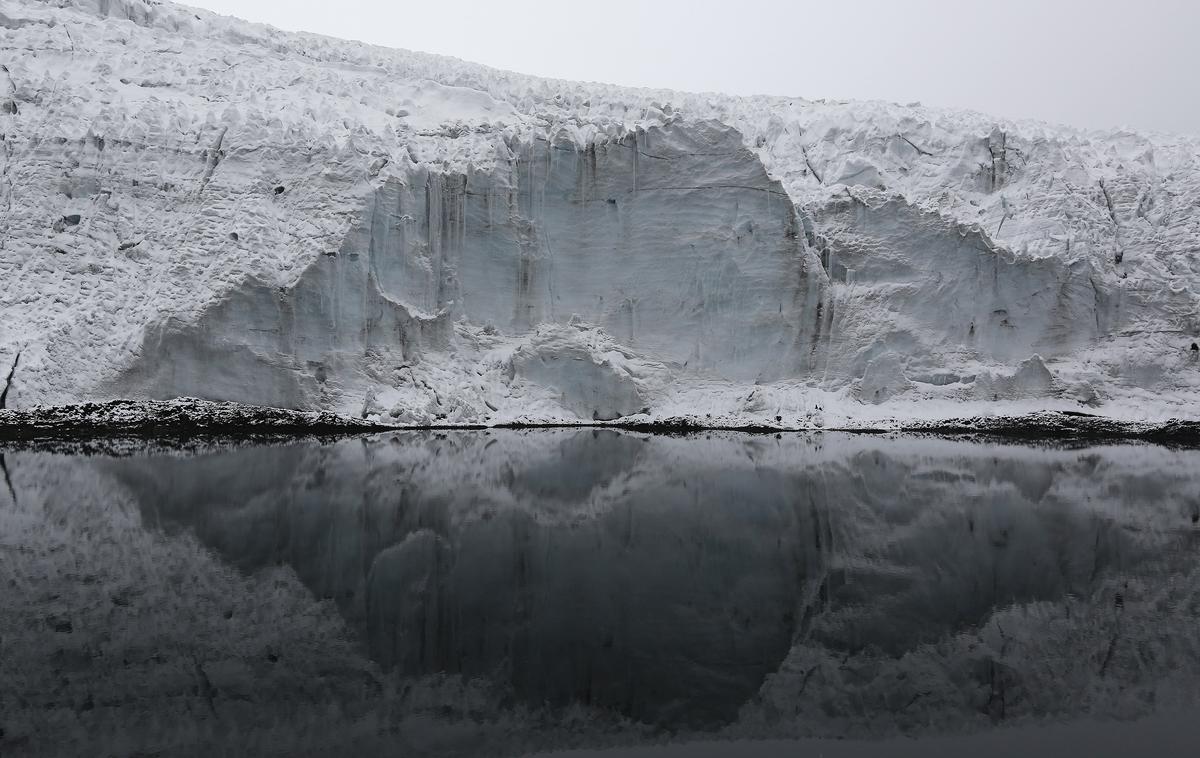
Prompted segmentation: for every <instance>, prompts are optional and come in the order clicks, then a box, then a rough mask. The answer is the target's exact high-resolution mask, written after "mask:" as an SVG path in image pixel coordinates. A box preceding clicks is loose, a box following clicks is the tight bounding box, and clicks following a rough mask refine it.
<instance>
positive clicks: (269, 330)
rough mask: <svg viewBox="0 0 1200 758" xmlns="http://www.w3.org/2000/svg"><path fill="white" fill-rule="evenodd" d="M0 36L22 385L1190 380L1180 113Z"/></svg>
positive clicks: (490, 404) (28, 399)
mask: <svg viewBox="0 0 1200 758" xmlns="http://www.w3.org/2000/svg"><path fill="white" fill-rule="evenodd" d="M0 50H2V51H3V56H2V60H3V65H2V67H0V143H2V145H3V150H2V151H0V205H2V207H3V208H4V212H3V214H0V225H2V231H0V380H5V386H4V387H0V392H4V393H5V395H4V397H5V402H6V404H7V405H8V407H10V408H24V407H29V406H32V405H35V404H40V403H66V402H75V401H80V400H91V399H105V398H112V397H135V398H138V397H153V398H163V397H174V396H178V395H195V396H201V397H207V398H212V399H228V400H237V401H242V402H249V403H257V404H264V405H272V406H283V407H294V408H304V409H330V410H336V411H340V412H344V413H352V414H354V415H365V416H367V417H372V418H379V419H382V420H387V421H394V422H403V423H418V424H420V423H494V422H506V421H522V420H524V421H550V420H574V419H588V420H590V419H602V420H603V419H613V418H618V417H630V416H634V417H636V418H639V419H663V418H673V417H680V416H685V417H689V418H691V419H693V420H699V421H701V422H704V423H712V424H714V425H719V424H736V423H747V422H755V423H763V422H765V423H772V424H774V423H778V424H781V425H798V426H806V425H817V426H820V425H839V424H848V425H853V424H860V423H880V422H885V421H889V420H895V419H905V418H910V417H913V416H916V415H920V416H927V417H948V416H961V415H965V414H968V413H978V412H980V411H981V410H983V409H987V410H988V411H989V412H991V411H995V412H998V413H1005V414H1019V413H1023V412H1026V411H1029V410H1033V409H1039V408H1061V409H1080V408H1083V409H1085V410H1086V409H1098V410H1097V411H1096V412H1099V413H1104V414H1107V415H1111V416H1115V417H1120V418H1162V417H1167V416H1178V417H1196V416H1197V411H1195V410H1194V409H1195V408H1196V407H1200V406H1196V405H1195V403H1194V401H1195V400H1196V399H1197V398H1198V396H1200V348H1198V347H1197V342H1198V341H1200V310H1198V306H1200V165H1198V164H1200V139H1198V138H1192V137H1177V136H1169V135H1143V134H1135V133H1131V132H1113V133H1092V132H1082V131H1076V130H1071V129H1067V128H1063V127H1051V126H1047V125H1043V124H1037V123H1026V122H1022V123H1013V122H1008V121H1004V120H998V119H995V118H991V117H987V116H983V115H980V114H974V113H960V112H949V111H941V110H935V109H930V108H925V107H922V106H919V105H911V106H897V105H890V104H884V103H842V102H812V101H806V100H802V99H798V98H792V99H786V98H767V97H756V98H738V97H725V96H718V95H699V94H687V93H678V92H669V91H651V90H633V89H625V88H618V87H608V86H604V85H597V84H577V83H571V82H563V81H554V80H547V79H538V78H534V77H528V76H521V75H517V74H511V73H506V72H500V71H495V70H492V69H489V68H486V67H483V66H478V65H474V64H469V63H464V62H461V61H458V60H454V59H448V58H442V57H438V56H432V55H424V54H420V53H411V52H405V51H398V50H389V49H384V48H378V47H371V46H366V45H362V44H358V43H351V42H343V41H339V40H333V39H329V38H325V37H319V36H315V35H307V34H290V33H284V32H280V31H277V30H274V29H271V28H268V27H264V26H259V25H254V24H249V23H246V22H242V21H238V20H234V19H230V18H225V17H221V16H217V15H214V14H212V13H209V12H206V11H202V10H193V9H190V8H186V7H184V6H180V5H175V4H172V3H159V2H146V1H144V0H58V1H56V2H48V3H41V2H33V1H32V0H0ZM800 85H802V81H801V82H800V83H799V84H798V86H800ZM10 375H11V378H9V379H5V377H9V376H10Z"/></svg>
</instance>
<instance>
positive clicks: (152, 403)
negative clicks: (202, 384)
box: [0, 398, 1200, 454]
mask: <svg viewBox="0 0 1200 758" xmlns="http://www.w3.org/2000/svg"><path fill="white" fill-rule="evenodd" d="M561 427H571V428H575V427H588V428H593V427H594V428H613V429H624V430H627V431H634V432H643V433H647V434H681V435H690V434H696V433H701V432H714V431H723V432H741V433H747V434H780V433H820V432H849V433H854V434H920V435H931V436H939V437H972V436H974V437H981V438H989V439H1007V440H1011V441H1014V442H1037V441H1043V442H1063V443H1069V442H1073V441H1078V442H1089V443H1096V442H1131V441H1140V442H1150V443H1156V444H1163V445H1171V446H1184V447H1192V446H1198V445H1200V421H1190V420H1180V419H1170V420H1167V421H1158V422H1145V421H1123V420H1117V419H1113V418H1108V417H1105V416H1098V415H1091V414H1085V413H1077V412H1061V411H1043V412H1037V413H1029V414H1024V415H1019V416H971V417H966V416H965V417H962V418H952V419H944V420H921V421H913V420H910V421H904V420H897V421H893V422H889V423H886V424H877V425H852V426H843V425H839V426H829V427H817V426H794V425H789V424H786V423H784V422H780V423H776V424H764V423H745V424H737V423H734V424H730V423H726V422H723V421H722V422H717V423H711V422H708V423H701V422H700V421H699V420H697V419H695V418H691V417H671V418H663V419H651V420H639V421H634V420H625V421H623V420H620V419H618V420H615V421H602V422H595V421H587V422H585V421H580V422H578V423H570V422H554V423H511V424H498V425H495V426H494V427H489V426H480V425H464V424H443V425H425V426H412V425H396V424H381V423H378V422H375V421H370V420H364V419H358V418H353V417H349V416H343V415H339V414H336V413H330V412H325V411H319V412H318V411H293V410H287V409H282V408H269V407H263V406H253V405H244V404H241V403H231V402H213V401H207V400H200V399H197V398H178V399H175V400H112V401H107V402H89V403H81V404H77V405H63V406H41V407H35V408H30V409H27V410H0V442H6V443H9V444H8V446H9V447H12V445H13V444H14V443H16V444H17V446H19V447H23V448H26V447H31V448H37V449H43V450H48V449H54V450H60V451H61V452H72V453H85V454H86V453H88V452H101V451H103V452H105V453H108V454H111V453H113V452H115V451H119V450H121V449H125V448H127V449H128V452H134V451H137V450H140V449H143V448H144V447H145V445H146V444H147V441H148V440H154V441H155V442H157V443H159V444H161V445H164V446H165V447H166V448H169V449H172V450H181V451H187V450H193V449H194V450H200V449H205V448H211V447H214V446H216V447H228V446H231V445H238V444H247V443H255V442H286V441H289V440H295V439H298V438H312V437H327V436H343V435H353V434H371V433H377V432H387V431H404V430H410V431H413V430H431V431H437V430H447V429H455V430H464V429H486V428H510V429H512V428H516V429H540V428H561ZM48 446H49V447H48Z"/></svg>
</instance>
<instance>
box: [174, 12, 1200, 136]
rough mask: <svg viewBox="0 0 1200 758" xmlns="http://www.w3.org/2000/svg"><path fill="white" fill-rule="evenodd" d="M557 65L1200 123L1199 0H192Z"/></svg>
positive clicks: (388, 41)
mask: <svg viewBox="0 0 1200 758" xmlns="http://www.w3.org/2000/svg"><path fill="white" fill-rule="evenodd" d="M189 4H192V5H199V6H202V7H205V8H209V9H211V10H214V11H217V12H219V13H226V14H230V15H237V16H240V17H242V18H248V19H250V20H253V21H262V22H266V23H269V24H272V25H274V26H278V27H280V28H283V29H295V30H305V31H312V32H319V33H321V34H328V35H332V36H335V37H344V38H347V39H358V40H363V41H366V42H373V43H376V44H380V45H388V46H390V47H402V48H408V49H411V50H423V51H426V52H432V53H442V54H445V55H453V56H456V57H459V58H464V59H466V60H471V61H476V62H479V63H486V64H488V65H490V66H495V67H497V68H503V69H510V70H513V71H520V72H522V73H528V74H538V75H542V76H551V77H556V78H563V79H581V80H591V81H605V82H611V83H614V84H627V85H635V86H646V87H670V88H673V89H683V90H696V91H719V92H730V93H739V94H754V93H767V94H776V95H792V96H801V97H807V98H834V99H868V98H878V99H883V100H891V101H895V102H901V103H908V102H913V101H918V100H919V101H921V102H923V103H925V104H927V105H938V106H951V107H961V108H972V109H975V110H981V111H984V112H987V113H993V114H997V115H1001V116H1008V117H1013V118H1023V117H1028V118H1038V119H1043V120H1047V121H1055V122H1061V123H1068V124H1075V125H1077V126H1082V127H1117V126H1131V127H1135V128H1140V129H1156V130H1161V131H1176V132H1192V133H1200V0H790V1H789V0H722V1H721V2H717V1H716V0H649V1H646V2H624V3H612V2H591V1H587V0H548V1H546V0H453V1H451V0H440V1H439V0H419V1H414V0H408V1H405V0H324V1H323V2H308V1H307V0H190V2H189Z"/></svg>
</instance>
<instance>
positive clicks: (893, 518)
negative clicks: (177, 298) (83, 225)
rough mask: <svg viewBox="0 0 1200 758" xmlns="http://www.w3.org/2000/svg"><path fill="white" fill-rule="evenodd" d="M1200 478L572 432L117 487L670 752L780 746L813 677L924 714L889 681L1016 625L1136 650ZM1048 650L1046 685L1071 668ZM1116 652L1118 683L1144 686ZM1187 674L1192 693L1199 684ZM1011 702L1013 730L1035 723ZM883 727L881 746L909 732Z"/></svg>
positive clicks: (166, 520) (402, 636)
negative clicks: (705, 730)
mask: <svg viewBox="0 0 1200 758" xmlns="http://www.w3.org/2000/svg"><path fill="white" fill-rule="evenodd" d="M1195 457H1196V456H1195V454H1194V453H1185V452H1179V453H1171V452H1167V451H1164V450H1160V449H1153V448H1140V447H1122V448H1101V449H1091V450H1084V451H1067V450H1062V451H1055V450H1030V449H1025V448H1019V447H992V446H985V445H977V444H968V443H949V442H936V441H914V440H891V441H889V440H882V439H867V438H843V437H840V436H836V435H826V436H824V437H822V438H803V437H801V438H787V439H781V440H777V439H774V438H762V437H738V436H733V437H718V438H715V439H705V438H691V439H678V438H663V437H641V436H636V435H631V434H622V433H617V432H599V431H567V430H563V431H553V432H538V433H535V434H521V433H518V432H491V433H454V434H440V435H433V434H428V435H426V434H409V435H403V434H402V435H392V436H384V437H378V438H372V439H366V440H350V441H344V442H340V443H336V444H331V445H324V446H322V445H318V444H315V443H304V444H296V445H290V446H280V447H264V448H247V449H242V450H237V451H231V452H224V453H216V454H211V455H204V456H199V457H193V458H172V457H164V458H152V459H137V458H131V459H117V460H110V461H107V462H105V463H103V464H102V465H103V467H104V468H105V469H107V470H108V471H109V472H111V473H112V474H114V475H115V476H117V477H118V478H119V479H120V480H121V481H122V482H123V483H124V484H125V485H127V486H128V487H129V488H130V489H131V490H132V491H133V492H134V493H136V495H137V497H138V499H139V501H140V502H141V503H142V508H143V512H144V515H145V517H146V518H147V519H148V520H150V521H153V522H155V523H161V524H163V525H164V526H166V527H167V528H172V529H173V528H177V527H183V526H186V527H187V528H190V529H194V530H195V531H196V533H197V534H198V535H199V537H200V538H201V540H202V541H204V542H205V543H206V544H208V545H210V546H211V547H213V548H214V549H215V550H216V551H217V552H218V553H219V554H220V555H222V556H224V557H225V558H226V559H227V560H229V561H232V562H234V563H235V564H237V565H238V566H240V567H242V568H243V569H245V570H255V569H258V568H260V567H264V566H269V565H272V564H276V563H286V564H290V565H291V566H293V567H294V569H295V570H296V572H297V573H298V574H299V576H300V577H301V579H302V580H303V581H304V582H305V584H307V585H308V586H309V587H310V588H311V590H312V591H313V592H314V593H315V594H316V595H317V596H318V597H327V598H333V599H334V600H336V602H337V604H338V606H339V608H340V609H341V611H342V613H343V614H344V615H345V616H346V617H347V619H348V620H349V621H350V622H351V625H352V626H353V627H355V628H357V629H359V630H360V631H361V633H362V634H363V635H364V638H365V639H366V641H367V643H368V646H369V651H370V653H371V655H372V657H373V658H375V659H377V660H378V661H380V662H381V663H382V664H383V665H385V667H389V668H394V669H396V670H397V671H398V672H400V673H401V674H404V675H414V676H415V675H421V674H427V673H432V672H441V671H444V672H449V673H462V674H467V675H470V676H479V677H484V678H488V679H492V680H495V681H497V682H498V683H501V684H502V685H503V686H504V687H505V688H511V691H512V692H513V693H514V694H515V695H516V696H517V697H519V698H520V699H522V700H524V701H526V702H530V703H533V704H538V703H541V702H544V701H545V702H549V703H551V704H555V705H564V704H567V703H571V702H580V703H585V704H588V705H591V706H596V707H602V708H608V709H612V710H615V711H618V712H621V713H624V714H627V715H630V716H632V717H635V718H637V719H641V720H646V721H650V722H657V723H662V724H668V725H675V726H678V725H686V724H691V725H701V724H712V723H720V722H724V723H728V722H730V721H732V720H734V718H735V717H737V716H738V714H739V709H740V708H749V710H743V711H742V715H743V717H744V718H745V719H748V720H749V721H751V722H752V721H754V720H755V719H760V718H766V719H768V720H771V719H778V718H780V712H781V711H780V709H781V708H785V707H786V708H791V707H792V705H791V703H792V702H793V700H794V699H795V698H797V697H801V696H802V693H803V692H805V691H809V692H810V695H809V696H810V697H818V696H824V695H821V694H820V693H825V694H828V687H826V685H824V684H823V683H822V677H826V676H827V677H834V676H835V675H836V676H841V677H847V676H849V675H848V674H847V673H846V670H845V666H855V667H857V669H856V670H858V674H857V676H860V677H866V678H867V679H868V680H870V681H873V682H874V684H873V689H872V691H874V690H875V689H878V690H880V691H883V690H888V691H894V692H900V693H907V690H906V689H905V688H906V687H909V686H910V684H911V686H912V687H915V688H916V690H914V692H915V693H919V692H922V691H924V690H922V689H921V687H922V686H925V685H922V684H920V683H919V682H916V683H905V682H904V681H903V680H904V676H900V678H899V679H898V680H895V681H892V680H888V681H883V680H879V681H875V677H877V676H881V675H882V674H880V671H882V670H883V669H886V668H887V665H893V666H894V665H897V664H895V662H897V661H902V660H912V658H913V656H917V655H919V654H922V653H921V651H924V650H927V648H928V646H929V645H946V644H949V643H948V641H951V640H955V639H962V638H961V637H960V635H968V636H969V635H970V634H974V633H976V632H975V631H973V630H979V629H984V630H986V629H987V628H989V626H988V625H990V624H992V623H994V620H995V616H996V614H997V613H1003V612H1005V609H1007V608H1010V607H1012V608H1020V607H1026V608H1028V607H1043V606H1039V605H1038V604H1039V603H1043V604H1045V605H1044V607H1045V608H1050V609H1053V608H1060V609H1061V608H1066V609H1067V610H1068V612H1069V611H1070V610H1071V609H1072V608H1074V609H1075V610H1074V612H1076V613H1085V612H1087V611H1086V609H1087V608H1091V607H1093V606H1096V607H1100V608H1104V607H1109V608H1111V603H1112V602H1113V600H1112V592H1113V590H1112V586H1113V584H1112V583H1113V582H1114V581H1115V578H1117V577H1124V579H1122V580H1121V581H1124V582H1125V587H1126V589H1124V590H1121V591H1122V592H1124V593H1125V594H1126V595H1128V597H1129V601H1128V603H1126V602H1125V601H1124V600H1122V607H1123V608H1128V610H1127V611H1123V612H1126V613H1128V614H1129V615H1128V617H1127V623H1136V619H1137V617H1138V614H1140V613H1142V611H1141V610H1139V606H1138V605H1137V603H1136V600H1135V599H1136V598H1137V597H1138V591H1137V589H1136V588H1135V589H1129V586H1130V584H1129V580H1128V577H1130V576H1148V577H1151V581H1153V579H1152V578H1153V577H1154V576H1155V572H1162V571H1165V570H1166V569H1165V568H1163V566H1164V565H1166V564H1163V563H1162V561H1163V560H1164V556H1165V557H1167V558H1168V559H1169V558H1170V556H1172V555H1175V554H1176V551H1177V549H1178V548H1179V547H1180V546H1181V545H1182V543H1180V542H1179V540H1180V539H1182V538H1183V537H1181V536H1180V535H1183V534H1185V533H1186V530H1187V529H1189V528H1190V524H1191V517H1192V511H1193V509H1194V508H1195V502H1194V500H1193V499H1190V498H1193V497H1194V496H1193V494H1192V493H1194V492H1195V491H1196V485H1197V481H1196V479H1197V478H1198V477H1200V474H1196V473H1194V472H1196V471H1198V470H1200V467H1197V466H1196V465H1195V464H1196V463H1197V461H1195V460H1194V459H1195ZM218 483H219V484H218ZM1180 530H1182V531H1180ZM1171 560H1174V559H1171ZM1160 576H1161V575H1160ZM1080 603H1081V604H1082V605H1080ZM1105 604H1108V605H1107V606H1106V605H1105ZM1081 608H1082V609H1084V610H1080V609H1081ZM1147 612H1149V611H1147ZM1005 623H1009V624H1010V625H1011V622H1005ZM1038 634H1043V632H1038ZM1049 634H1050V632H1049V631H1045V632H1044V635H1043V636H1048V635H1049ZM1105 634H1107V632H1103V633H1102V635H1101V636H1103V635H1105ZM1043 642H1044V643H1045V645H1046V648H1047V649H1046V650H1045V651H1044V654H1045V656H1046V657H1047V659H1048V660H1050V659H1052V658H1053V656H1054V655H1055V654H1056V652H1055V650H1054V645H1055V644H1058V643H1057V642H1054V641H1051V640H1043ZM1101 642H1103V643H1107V638H1104V639H1102V640H1101ZM1014 644H1015V643H1014ZM1131 644H1132V643H1131ZM951 647H953V646H951ZM1102 647H1103V645H1102ZM1115 648H1116V649H1115V650H1114V651H1113V652H1112V653H1110V654H1109V656H1108V658H1109V660H1108V662H1107V663H1104V664H1103V665H1104V667H1105V671H1104V672H1103V673H1102V674H1101V676H1102V677H1104V676H1107V677H1112V678H1115V679H1118V680H1119V679H1120V678H1121V677H1124V676H1129V677H1135V675H1137V676H1140V674H1136V672H1135V671H1134V670H1131V669H1128V666H1130V665H1132V664H1130V659H1129V658H1128V656H1129V655H1134V653H1133V652H1131V651H1129V650H1125V649H1124V648H1122V647H1121V646H1120V645H1116V646H1115ZM948 654H949V655H952V656H953V659H952V662H953V664H954V666H959V667H962V668H963V671H964V673H963V677H964V678H965V680H970V681H975V682H978V686H977V687H975V685H972V687H975V689H973V690H972V692H973V693H974V694H969V695H966V696H964V697H963V702H957V703H954V704H953V708H954V709H956V710H955V713H960V716H959V717H961V710H963V709H965V710H966V711H967V712H968V713H970V712H975V713H980V714H988V713H993V712H994V711H995V710H996V708H997V705H996V702H997V700H996V698H997V696H996V695H995V692H994V690H995V686H996V684H995V683H996V682H997V681H1007V680H1004V679H1003V676H1011V677H1013V678H1014V681H1016V680H1019V676H1020V674H1021V672H1020V671H1016V673H1013V674H1011V675H1010V674H1004V675H1003V676H1001V677H1000V679H997V675H996V674H995V671H994V670H992V669H989V668H988V664H987V663H986V660H987V656H986V655H984V654H983V653H982V652H978V651H977V652H975V653H968V652H966V649H965V648H964V649H963V650H960V651H957V652H955V651H954V650H951V652H950V653H948ZM1058 654H1062V651H1058ZM1070 654H1071V655H1076V654H1077V651H1074V652H1071V653H1070ZM1102 654H1103V650H1101V655H1102ZM971 656H980V659H979V662H978V663H977V664H976V663H971ZM1168 657H1169V656H1168ZM838 660H841V661H843V664H842V665H841V668H839V666H838V664H836V661H838ZM864 661H867V662H866V663H864ZM889 661H891V662H893V663H892V664H887V665H885V664H886V662H889ZM1164 662H1165V661H1164ZM992 665H993V668H994V664H992ZM1016 665H1017V664H1015V663H1013V662H1011V661H1010V662H1006V663H1005V666H1010V667H1012V666H1016ZM1038 665H1043V664H1042V663H1039V664H1038ZM1100 665H1101V661H1100V660H1099V659H1098V660H1097V662H1096V663H1095V668H1097V669H1098V668H1099V666H1100ZM1172 665H1174V666H1175V667H1176V668H1177V669H1178V670H1179V671H1183V672H1193V673H1194V672H1195V671H1196V668H1197V665H1200V658H1198V659H1196V660H1191V659H1186V660H1175V661H1172ZM829 667H832V668H829ZM826 668H828V669H829V670H828V671H826ZM901 668H903V667H901ZM777 670H778V672H779V673H774V672H776V671H777ZM1005 670H1006V671H1007V670H1008V669H1005ZM895 675H897V672H895V671H893V672H892V673H891V674H888V676H895ZM764 679H766V680H767V685H765V686H764ZM839 686H841V685H839ZM846 686H848V685H846ZM1014 687H1016V685H1015V684H1013V685H1011V686H1010V687H1009V689H1008V692H1009V694H1007V695H1006V697H1007V701H1006V705H1005V707H1006V708H1007V709H1008V713H1009V715H1011V714H1013V713H1019V712H1020V709H1021V708H1022V707H1023V706H1022V705H1021V702H1022V701H1021V699H1020V698H1021V695H1019V694H1013V692H1014V691H1015V692H1019V688H1017V689H1016V690H1013V688H1014ZM760 688H761V689H760ZM806 688H807V690H806ZM976 690H977V691H976ZM881 697H882V696H881ZM896 697H901V696H900V695H895V696H894V697H893V699H895V698H896ZM907 697H908V695H907V694H905V695H904V696H903V697H902V698H901V699H905V698H907ZM972 698H975V699H977V700H978V702H974V700H972ZM1026 700H1027V701H1028V702H1027V704H1026V706H1025V707H1028V708H1029V709H1031V710H1032V711H1034V712H1054V711H1070V710H1072V709H1073V708H1074V707H1075V706H1074V705H1072V704H1070V703H1056V702H1049V701H1047V699H1046V698H1042V699H1041V700H1037V699H1036V698H1026ZM864 702H865V700H864ZM747 703H750V704H751V705H749V706H747V705H746V704H747ZM755 703H757V704H758V705H754V704H755ZM784 703H787V704H788V705H784ZM900 705H903V703H901V704H900ZM942 706H944V707H945V708H947V709H949V708H951V706H950V705H947V704H945V703H943V704H942ZM828 707H833V708H835V711H836V709H837V708H839V707H846V708H850V709H851V710H853V708H852V707H851V706H850V705H848V704H843V706H836V704H835V705H829V706H828ZM828 707H827V708H826V709H828ZM854 707H865V706H862V704H861V703H859V704H858V705H856V706H854ZM872 708H876V709H878V710H879V713H875V714H874V715H873V716H872V718H876V719H877V718H879V717H880V714H881V713H886V712H887V711H888V709H895V710H898V709H899V705H897V704H895V703H891V702H890V701H889V700H887V699H886V698H884V699H882V700H880V701H879V702H877V703H876V704H875V705H873V706H872ZM797 709H798V710H797V713H799V712H800V710H799V706H797ZM832 715H836V714H830V713H827V714H826V716H832Z"/></svg>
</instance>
